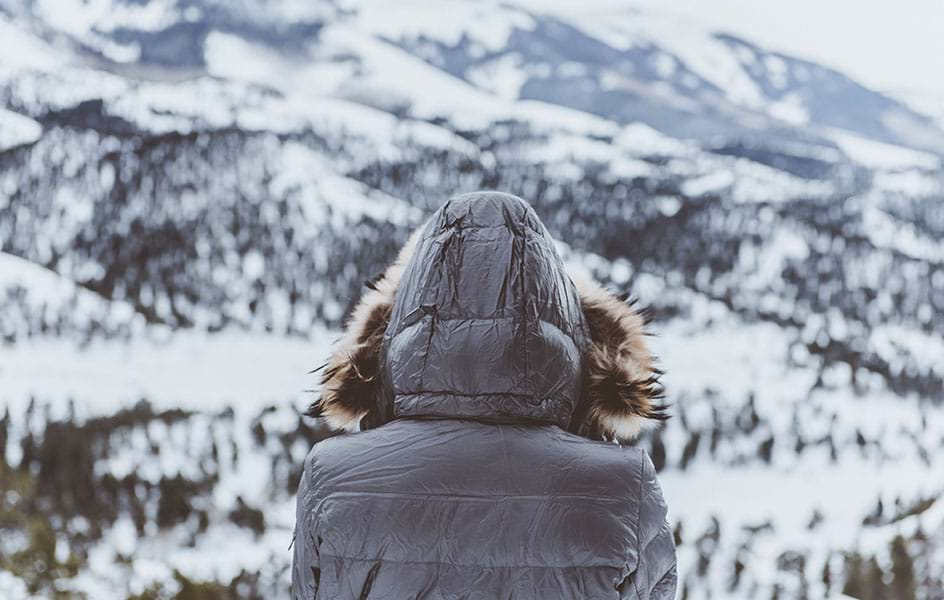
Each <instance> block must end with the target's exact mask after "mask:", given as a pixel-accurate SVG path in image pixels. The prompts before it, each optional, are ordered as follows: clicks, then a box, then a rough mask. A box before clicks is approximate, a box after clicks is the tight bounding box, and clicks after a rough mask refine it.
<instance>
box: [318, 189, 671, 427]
mask: <svg viewBox="0 0 944 600" xmlns="http://www.w3.org/2000/svg"><path fill="white" fill-rule="evenodd" d="M369 288H370V289H369V290H368V292H367V293H366V294H365V295H364V297H363V298H362V299H361V301H360V303H359V304H358V305H357V306H356V307H355V309H354V311H353V313H352V315H351V318H350V320H349V322H348V325H347V328H346V331H345V333H344V336H343V337H342V339H341V341H340V342H339V345H338V347H337V349H336V350H335V352H334V353H333V354H332V356H331V357H330V359H329V361H328V363H327V365H326V369H325V370H324V373H323V375H322V390H321V397H320V398H319V399H318V400H317V401H316V402H315V403H314V404H313V405H312V407H311V410H310V411H309V414H311V415H313V416H324V417H326V418H327V419H328V421H329V423H331V425H332V426H334V427H337V428H346V429H354V428H356V427H357V426H358V425H360V427H361V428H362V429H366V428H372V427H376V426H379V425H381V424H383V423H385V422H387V421H389V420H392V419H395V418H398V417H465V418H474V419H482V420H495V421H512V422H515V421H534V422H545V423H553V424H556V425H559V426H560V427H562V428H564V429H567V430H570V431H572V432H574V433H577V434H580V435H583V436H585V437H589V438H592V439H617V440H622V441H627V440H630V439H632V438H634V437H636V436H637V435H638V434H639V432H640V431H641V430H643V429H645V428H647V427H650V426H652V425H654V424H657V423H658V422H660V421H662V420H665V419H666V418H667V416H666V412H665V407H664V406H663V405H662V404H660V403H659V402H660V400H661V398H662V397H663V395H662V387H661V385H660V384H659V376H660V375H661V371H659V370H657V369H656V368H655V367H654V362H655V361H654V359H653V357H652V355H651V354H650V353H649V351H648V349H647V345H646V343H645V335H646V334H645V330H644V329H645V324H646V320H645V318H644V317H643V315H642V314H640V312H639V311H637V310H636V309H635V308H634V307H633V306H632V305H631V304H629V303H627V302H625V301H624V300H623V299H622V298H620V297H617V296H615V295H613V294H611V293H609V292H608V291H606V290H604V289H603V288H602V287H601V286H599V285H598V284H596V283H595V282H592V281H589V280H587V279H585V278H580V277H571V276H570V275H569V274H568V273H567V271H566V270H565V267H564V265H563V263H562V261H561V259H560V256H559V255H558V253H557V251H556V249H555V246H554V242H553V240H552V238H551V236H550V234H548V232H547V230H546V229H545V227H544V225H543V224H542V223H541V221H540V220H539V219H538V217H537V215H536V214H535V212H534V210H533V209H532V208H531V207H530V206H528V204H527V203H525V202H524V201H523V200H521V199H520V198H517V197H515V196H511V195H508V194H502V193H497V192H477V193H473V194H466V195H463V196H459V197H456V198H453V199H451V200H449V201H448V202H446V203H445V204H444V205H443V206H442V207H440V208H439V209H438V210H437V211H436V212H435V213H434V214H433V215H432V217H431V218H430V219H429V220H428V221H427V222H426V223H425V224H424V225H422V226H420V227H419V229H417V230H416V231H415V232H414V233H413V235H411V236H410V238H409V240H408V242H407V243H406V245H405V246H404V247H403V249H402V250H401V251H400V253H399V255H398V257H397V259H396V261H395V262H394V263H393V264H392V265H391V266H390V267H389V268H388V269H387V270H386V271H385V272H384V274H383V275H382V276H381V277H380V278H379V279H378V280H376V281H375V282H374V283H372V284H369Z"/></svg>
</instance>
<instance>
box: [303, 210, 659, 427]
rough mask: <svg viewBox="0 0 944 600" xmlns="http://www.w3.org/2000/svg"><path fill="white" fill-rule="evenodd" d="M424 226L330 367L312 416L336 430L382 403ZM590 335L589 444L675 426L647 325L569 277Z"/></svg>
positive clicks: (585, 400) (374, 287) (368, 301)
mask: <svg viewBox="0 0 944 600" xmlns="http://www.w3.org/2000/svg"><path fill="white" fill-rule="evenodd" d="M422 231H423V226H420V227H419V228H417V230H416V231H415V232H414V233H413V234H412V235H411V236H410V238H409V240H408V241H407V243H406V244H405V245H404V247H403V248H402V250H401V251H400V253H399V255H398V256H397V259H396V260H395V261H394V263H393V264H392V265H390V266H389V267H388V268H387V270H386V271H385V272H384V273H383V275H382V276H381V277H380V278H379V279H377V280H376V281H375V282H373V283H369V284H368V287H369V290H368V291H367V293H366V294H365V295H364V296H363V298H361V300H360V302H359V303H358V305H357V306H356V307H355V309H354V311H353V313H352V314H351V317H350V319H349V321H348V323H347V327H346V329H345V333H344V335H343V337H342V338H341V340H340V342H339V343H338V346H337V348H336V350H335V351H334V353H333V354H332V355H331V357H330V359H329V360H328V362H327V364H326V365H325V367H324V372H323V373H322V376H321V397H320V398H319V399H318V400H316V401H315V402H314V403H312V405H311V406H310V407H309V411H308V414H309V416H314V417H325V418H326V419H327V420H328V423H329V424H330V425H331V426H332V427H334V428H336V429H347V430H355V429H356V428H357V426H358V424H359V423H360V422H361V420H362V419H364V417H365V416H367V415H368V413H371V411H374V410H378V408H379V407H378V400H379V398H380V396H381V395H382V389H381V381H380V376H379V374H380V361H381V355H382V344H383V337H384V332H385V330H386V328H387V324H388V323H389V321H390V315H391V311H392V309H393V304H394V300H395V299H396V293H397V287H398V285H399V282H400V276H401V274H402V273H403V269H404V267H405V266H406V264H407V263H408V262H409V260H410V257H411V256H412V254H413V252H414V249H415V247H416V244H417V241H418V240H419V239H420V235H421V233H422ZM570 276H571V279H572V280H573V282H574V284H575V286H576V288H577V292H578V294H579V296H580V302H581V308H582V310H583V314H584V317H585V319H586V322H587V327H588V330H589V334H590V341H589V344H588V347H587V348H585V349H584V362H585V365H584V381H583V387H582V391H581V397H580V401H579V406H582V407H584V411H585V412H587V413H589V418H590V432H591V433H590V434H589V435H590V437H592V438H595V439H616V440H619V441H630V440H632V439H634V438H636V437H637V436H638V435H639V434H640V433H641V432H642V431H644V430H647V429H651V428H654V427H656V426H658V425H659V423H661V422H662V421H665V420H666V419H667V418H668V415H667V414H666V410H667V407H666V406H665V405H664V404H663V403H662V399H663V398H664V394H663V389H662V385H661V384H660V383H659V377H660V376H661V375H662V371H660V370H659V369H657V368H656V367H655V362H656V361H655V358H654V357H653V356H652V354H651V353H650V352H649V349H648V347H647V344H646V336H647V333H646V331H645V327H646V325H647V323H648V317H647V315H646V313H645V311H640V310H637V308H636V307H635V301H627V300H626V298H625V297H618V296H616V295H614V294H612V293H610V292H609V291H607V290H605V289H604V288H603V287H601V286H600V285H599V284H598V283H596V282H594V281H590V280H588V279H586V278H583V277H579V276H575V275H574V274H573V273H570Z"/></svg>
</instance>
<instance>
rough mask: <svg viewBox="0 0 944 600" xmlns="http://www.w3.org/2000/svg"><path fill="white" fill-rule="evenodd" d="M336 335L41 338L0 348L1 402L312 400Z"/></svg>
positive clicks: (106, 406)
mask: <svg viewBox="0 0 944 600" xmlns="http://www.w3.org/2000/svg"><path fill="white" fill-rule="evenodd" d="M336 336H337V334H336V333H334V332H330V331H327V330H320V331H315V332H313V333H312V335H311V338H310V339H301V338H287V337H281V336H275V335H263V334H254V333H241V332H238V331H231V332H224V333H219V334H215V335H207V334H205V333H196V332H177V333H173V334H166V335H164V336H153V337H142V338H139V339H135V340H133V341H130V342H122V341H95V342H92V343H91V344H90V345H88V346H87V347H85V348H83V349H81V350H77V347H76V345H75V344H74V343H70V342H68V341H61V340H51V339H33V340H27V341H24V342H21V343H17V344H16V345H15V346H12V347H11V346H0V402H2V403H3V404H5V405H6V406H8V407H9V408H10V409H11V413H12V414H18V413H21V412H22V411H23V410H25V408H26V403H27V402H28V401H29V399H30V397H33V396H35V397H36V399H37V400H40V401H44V402H49V403H51V404H52V405H53V406H55V407H57V409H58V410H61V411H65V409H66V406H67V401H68V400H69V399H73V400H75V401H76V409H77V410H78V411H79V415H80V416H82V415H85V416H93V415H101V414H108V413H111V412H114V411H116V410H118V409H120V408H122V407H125V406H130V405H133V404H134V403H135V402H136V401H137V400H139V399H140V398H147V399H148V400H149V401H150V402H151V403H152V404H153V405H154V406H156V407H159V408H164V409H167V408H185V409H193V410H207V411H218V410H221V409H223V408H225V407H226V406H229V405H233V406H236V407H237V408H239V409H246V410H250V411H253V410H254V411H258V410H259V409H260V408H262V407H264V406H267V405H269V404H273V403H284V402H285V401H287V400H296V401H298V406H299V408H302V407H303V406H304V405H305V404H306V400H305V398H306V394H305V393H304V390H306V389H310V388H312V387H315V383H316V378H315V377H313V376H311V375H308V372H309V371H311V370H312V369H313V368H314V367H316V366H318V365H319V364H321V363H322V362H323V361H324V359H325V358H326V356H327V354H328V348H329V347H330V345H331V343H333V341H334V339H335V337H336Z"/></svg>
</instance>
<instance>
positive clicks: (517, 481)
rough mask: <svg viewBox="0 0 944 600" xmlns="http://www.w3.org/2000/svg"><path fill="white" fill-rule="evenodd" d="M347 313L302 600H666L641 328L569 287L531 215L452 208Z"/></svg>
mask: <svg viewBox="0 0 944 600" xmlns="http://www.w3.org/2000/svg"><path fill="white" fill-rule="evenodd" d="M370 287H371V289H370V290H369V291H368V292H367V293H366V295H365V296H364V297H363V298H362V300H361V301H360V303H359V304H358V305H357V306H356V307H355V309H354V311H353V313H352V316H351V318H350V322H349V324H348V326H347V330H346V333H345V334H344V337H343V338H342V339H341V341H340V342H339V346H338V348H337V350H336V351H335V352H334V354H333V355H332V356H331V357H330V359H329V361H328V363H327V365H326V369H325V371H324V373H323V375H322V393H321V397H320V398H319V399H318V400H317V401H316V402H315V403H314V404H313V405H312V407H311V414H312V415H316V416H323V417H326V418H327V419H328V421H329V422H330V423H331V424H332V425H333V426H336V427H340V428H346V429H359V431H357V432H356V433H350V434H346V435H340V436H335V437H331V438H329V439H326V440H324V441H321V442H319V443H317V444H315V446H314V447H313V449H312V450H311V453H310V454H309V455H308V457H307V458H306V460H305V464H304V470H303V475H302V479H301V482H300V485H299V489H298V501H297V515H296V526H295V541H294V557H293V567H292V588H293V594H294V597H295V598H296V599H297V600H312V599H315V598H318V599H322V598H327V599H332V600H337V599H348V598H351V599H381V598H382V599H385V600H391V599H394V600H399V599H402V600H407V599H419V598H423V599H437V600H439V599H453V598H455V599H459V598H462V599H486V598H496V599H498V598H501V599H508V598H511V599H539V598H540V599H542V600H546V599H551V598H553V599H570V598H575V599H576V598H581V599H582V598H594V599H599V598H633V599H639V600H666V599H670V598H673V597H674V595H675V590H676V582H677V576H676V559H675V547H674V540H673V535H672V531H671V529H670V527H669V524H668V522H667V520H666V504H665V501H664V499H663V495H662V492H661V490H660V487H659V484H658V482H657V479H656V473H655V469H654V467H653V464H652V462H651V461H650V459H649V457H648V455H647V453H646V452H645V451H644V450H642V449H640V448H636V447H624V446H621V445H619V444H617V443H614V442H615V441H627V440H629V439H631V438H633V437H635V436H636V435H637V434H638V433H639V432H640V431H641V430H643V429H645V428H647V427H650V426H653V425H657V424H658V423H659V422H660V421H662V420H664V419H665V418H666V416H667V415H666V408H665V406H664V405H662V404H660V398H661V397H662V388H661V385H660V384H659V380H658V376H659V374H660V371H658V369H657V368H656V367H655V365H654V362H655V361H654V358H653V357H652V356H651V355H650V353H649V352H648V350H647V348H646V342H645V331H644V326H645V322H644V318H643V316H641V315H640V314H639V313H638V312H637V311H636V310H634V309H633V308H632V306H630V305H629V304H627V303H626V302H624V301H623V300H622V299H620V298H618V297H617V296H614V295H613V294H611V293H609V292H607V291H605V290H604V289H602V288H601V287H600V286H599V285H597V284H595V283H593V282H590V281H588V280H583V281H581V280H579V278H572V277H571V276H569V275H568V273H567V271H566V270H565V268H564V265H563V264H562V261H561V258H560V256H559V255H558V253H557V251H556V248H555V245H554V242H553V240H552V239H551V236H550V235H549V234H548V232H547V230H546V229H545V227H544V226H543V224H542V223H541V221H540V220H539V219H538V217H537V215H536V214H535V212H534V210H533V209H532V208H531V207H530V206H528V204H526V203H525V202H524V201H523V200H521V199H519V198H517V197H515V196H511V195H508V194H502V193H497V192H477V193H473V194H467V195H463V196H459V197H456V198H453V199H451V200H449V201H448V202H446V203H445V204H444V205H443V206H442V207H441V208H439V210H437V211H436V212H435V213H434V214H433V215H432V217H431V218H430V219H429V220H428V221H427V222H426V223H425V225H423V226H421V227H420V228H419V229H418V230H417V231H416V232H415V233H414V234H413V235H412V236H411V238H410V240H409V241H408V242H407V244H406V246H405V247H404V248H403V249H402V251H401V252H400V254H399V256H398V258H397V259H396V261H395V262H394V263H393V264H392V265H391V266H390V267H389V268H388V269H387V270H386V272H385V273H384V274H383V276H382V277H381V278H380V279H379V280H378V281H376V283H374V284H373V285H372V286H370Z"/></svg>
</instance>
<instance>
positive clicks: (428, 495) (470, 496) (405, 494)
mask: <svg viewBox="0 0 944 600" xmlns="http://www.w3.org/2000/svg"><path fill="white" fill-rule="evenodd" d="M331 496H382V497H383V496H385V497H390V498H436V499H443V498H444V499H446V500H447V501H448V500H456V501H458V500H501V499H505V498H533V499H535V500H537V499H544V500H551V499H554V498H568V499H574V500H601V501H604V502H623V501H625V500H626V498H624V497H619V496H595V495H593V494H501V495H495V494H439V493H426V492H424V493H410V492H374V491H368V490H362V491H341V490H328V491H325V493H324V495H323V496H322V498H321V499H320V501H319V504H321V503H323V502H324V501H325V500H328V499H329V498H330V497H331Z"/></svg>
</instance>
